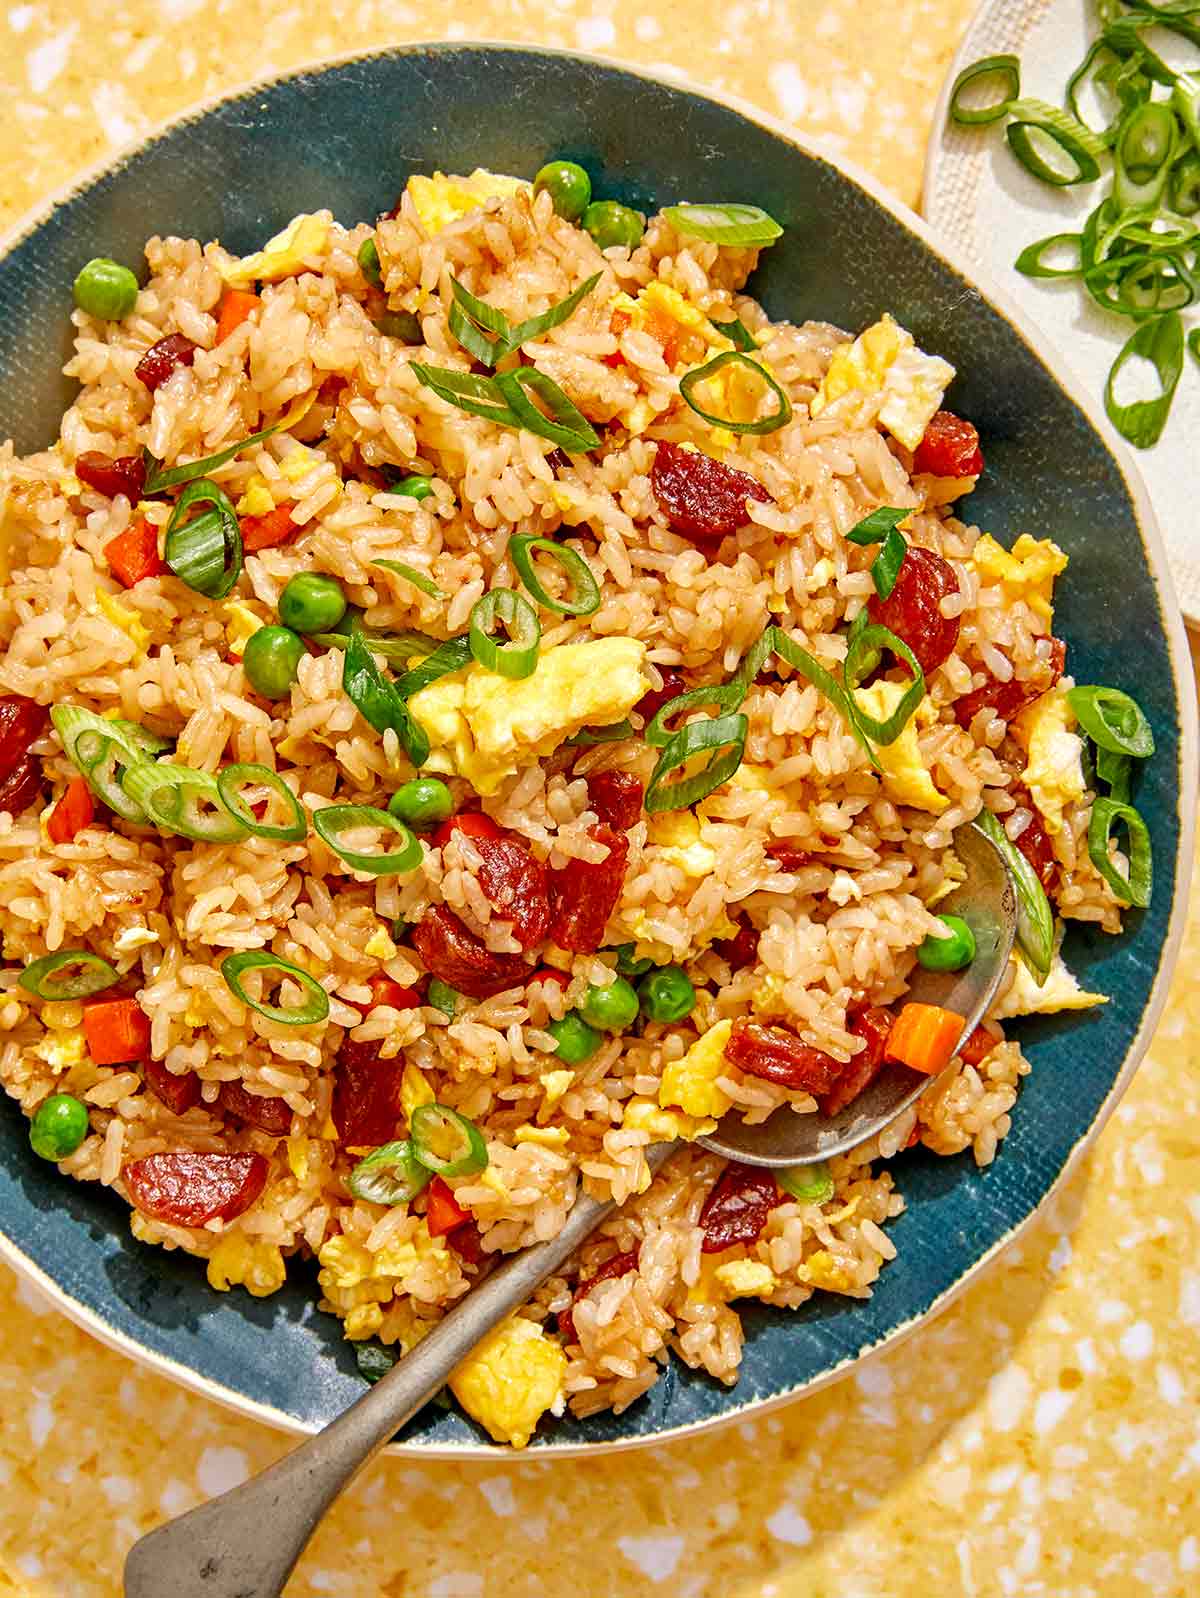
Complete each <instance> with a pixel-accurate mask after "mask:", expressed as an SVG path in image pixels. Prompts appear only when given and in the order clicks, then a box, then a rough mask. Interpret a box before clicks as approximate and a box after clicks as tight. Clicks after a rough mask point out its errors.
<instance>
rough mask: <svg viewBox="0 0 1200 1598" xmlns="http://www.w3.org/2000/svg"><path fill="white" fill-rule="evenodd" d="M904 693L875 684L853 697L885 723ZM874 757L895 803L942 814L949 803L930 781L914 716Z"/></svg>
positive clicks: (899, 688) (895, 684) (885, 684)
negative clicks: (897, 736)
mask: <svg viewBox="0 0 1200 1598" xmlns="http://www.w3.org/2000/svg"><path fill="white" fill-rule="evenodd" d="M904 694H905V686H904V684H903V683H898V682H877V683H875V684H874V685H873V686H872V687H870V688H858V689H856V690H855V694H854V697H855V699H856V700H857V701H858V703H859V704H860V705H861V706H862V708H863V709H864V710H865V711H866V712H867V714H868V715H869V716H873V717H874V718H875V719H876V720H877V721H886V720H887V718H888V717H889V716H890V715H891V714H892V712H893V711H894V710H895V709H896V706H897V705H898V704H899V703H900V701H901V700H902V699H903V698H904ZM875 755H876V758H877V759H878V761H879V764H880V767H881V775H882V778H883V786H884V787H885V788H886V789H887V791H888V793H890V794H891V796H892V798H893V799H894V800H895V801H896V803H897V804H900V805H911V806H912V807H913V809H914V810H928V811H929V812H930V814H931V815H935V816H939V815H941V813H942V811H943V810H945V808H946V806H947V805H948V804H949V803H950V801H949V799H947V798H946V796H945V794H942V793H939V792H938V790H937V789H936V788H935V787H934V784H933V778H932V777H931V776H930V775H929V772H928V770H927V769H926V767H925V764H924V762H923V761H922V759H921V747H920V745H919V744H918V742H917V724H916V717H915V716H910V717H909V719H908V723H907V725H906V726H905V728H904V731H903V732H902V733H901V734H900V736H899V738H897V739H896V740H895V741H894V742H893V743H890V744H882V745H877V746H876V748H875Z"/></svg>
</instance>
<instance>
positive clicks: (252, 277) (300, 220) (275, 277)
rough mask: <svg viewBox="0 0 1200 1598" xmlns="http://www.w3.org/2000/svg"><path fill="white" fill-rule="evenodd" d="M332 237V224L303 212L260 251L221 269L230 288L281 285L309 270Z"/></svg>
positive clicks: (231, 262)
mask: <svg viewBox="0 0 1200 1598" xmlns="http://www.w3.org/2000/svg"><path fill="white" fill-rule="evenodd" d="M328 237H329V223H328V222H326V221H324V220H322V218H321V217H319V216H307V215H305V214H304V213H303V212H302V213H301V214H300V215H299V216H297V217H294V218H293V219H292V221H290V222H289V223H288V225H287V227H285V228H284V230H283V232H282V233H277V234H276V235H275V237H274V238H273V239H268V240H267V242H266V243H265V244H264V245H263V247H262V249H261V250H255V252H254V254H253V255H244V256H243V257H242V258H241V260H240V261H230V262H229V263H228V264H227V265H225V266H222V267H221V268H220V272H221V276H222V277H223V278H224V279H225V281H226V283H228V284H229V287H230V288H231V289H248V288H252V287H253V286H254V284H255V283H256V282H261V283H278V282H279V280H280V279H281V278H285V277H294V276H295V274H296V273H297V272H303V271H305V270H307V268H308V263H309V261H310V260H311V258H312V257H313V256H314V255H320V253H321V251H322V250H323V249H324V248H325V241H326V240H327V239H328Z"/></svg>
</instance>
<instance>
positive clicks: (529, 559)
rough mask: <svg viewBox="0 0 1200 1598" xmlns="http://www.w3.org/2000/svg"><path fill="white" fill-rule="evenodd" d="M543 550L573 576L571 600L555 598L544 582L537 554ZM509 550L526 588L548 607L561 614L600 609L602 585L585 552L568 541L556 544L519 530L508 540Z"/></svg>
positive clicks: (591, 612)
mask: <svg viewBox="0 0 1200 1598" xmlns="http://www.w3.org/2000/svg"><path fill="white" fill-rule="evenodd" d="M538 550H540V551H541V552H542V553H543V554H545V555H549V556H551V557H552V559H554V560H556V561H558V563H559V565H560V566H562V567H563V569H564V570H565V571H566V573H567V576H568V577H569V578H570V579H571V597H570V599H555V598H554V597H553V595H551V594H550V593H548V592H547V591H546V589H545V587H544V586H543V584H542V580H541V578H540V577H539V576H538V574H537V572H536V570H535V569H534V564H533V556H534V553H535V551H538ZM508 553H509V557H510V558H511V560H512V563H513V565H514V567H515V568H516V572H517V576H518V577H519V578H520V579H521V581H522V582H523V583H524V584H525V587H526V588H527V589H528V590H529V592H530V593H531V594H532V595H533V597H534V598H535V599H536V600H537V602H538V604H539V605H544V606H545V608H546V609H547V610H553V611H557V612H558V614H559V615H560V616H590V615H592V614H593V612H594V611H597V610H599V609H600V584H599V583H598V582H597V581H596V579H595V577H594V576H593V575H592V570H591V567H590V566H589V565H588V563H587V561H585V560H584V558H583V556H582V555H579V554H577V553H576V552H575V550H573V549H568V548H567V547H566V545H565V544H556V543H555V542H554V540H553V539H552V538H532V537H530V535H529V534H528V533H515V534H514V535H513V536H512V537H511V538H510V539H509V541H508Z"/></svg>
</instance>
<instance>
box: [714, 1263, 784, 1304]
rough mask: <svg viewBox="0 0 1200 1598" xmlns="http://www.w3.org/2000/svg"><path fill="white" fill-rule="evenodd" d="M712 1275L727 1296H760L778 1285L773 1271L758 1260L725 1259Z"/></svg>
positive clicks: (772, 1290) (771, 1291) (770, 1291)
mask: <svg viewBox="0 0 1200 1598" xmlns="http://www.w3.org/2000/svg"><path fill="white" fill-rule="evenodd" d="M713 1275H714V1276H715V1277H716V1279H717V1281H718V1283H719V1284H720V1286H721V1287H722V1288H723V1289H724V1292H725V1296H726V1297H727V1298H762V1297H763V1296H764V1295H765V1294H767V1293H773V1292H774V1291H775V1288H776V1287H777V1286H778V1279H777V1278H776V1275H775V1272H774V1271H773V1270H772V1269H771V1267H770V1266H769V1265H764V1264H762V1262H761V1261H760V1260H726V1261H725V1263H724V1265H718V1266H717V1267H716V1269H715V1270H714V1271H713Z"/></svg>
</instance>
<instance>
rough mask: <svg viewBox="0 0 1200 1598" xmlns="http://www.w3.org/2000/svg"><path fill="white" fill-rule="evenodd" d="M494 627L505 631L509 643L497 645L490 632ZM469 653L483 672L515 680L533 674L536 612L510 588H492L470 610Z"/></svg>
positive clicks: (538, 634) (537, 628) (538, 628)
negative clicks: (495, 673)
mask: <svg viewBox="0 0 1200 1598" xmlns="http://www.w3.org/2000/svg"><path fill="white" fill-rule="evenodd" d="M498 623H501V624H503V626H505V627H506V628H507V629H508V634H509V642H508V643H506V644H498V643H497V642H496V640H495V638H494V637H493V636H492V631H493V629H494V628H495V627H496V625H497V624H498ZM467 636H468V637H469V638H470V640H471V653H472V654H473V655H474V656H475V659H476V660H477V661H478V662H479V664H480V665H481V666H482V667H483V668H484V670H485V671H494V672H498V673H499V675H500V676H501V677H511V678H513V679H514V680H519V679H520V678H522V677H531V676H532V675H533V673H534V672H535V671H536V670H537V663H538V645H539V644H540V643H541V639H542V626H541V623H540V622H539V621H538V618H537V611H536V610H534V608H533V606H532V605H531V604H530V603H529V601H528V600H527V599H526V598H525V597H524V595H523V594H516V593H514V592H513V590H512V589H511V588H493V589H492V591H491V593H488V594H484V595H483V597H482V598H481V599H477V600H476V601H475V603H474V605H472V607H471V621H470V631H469V632H468V635H467Z"/></svg>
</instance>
